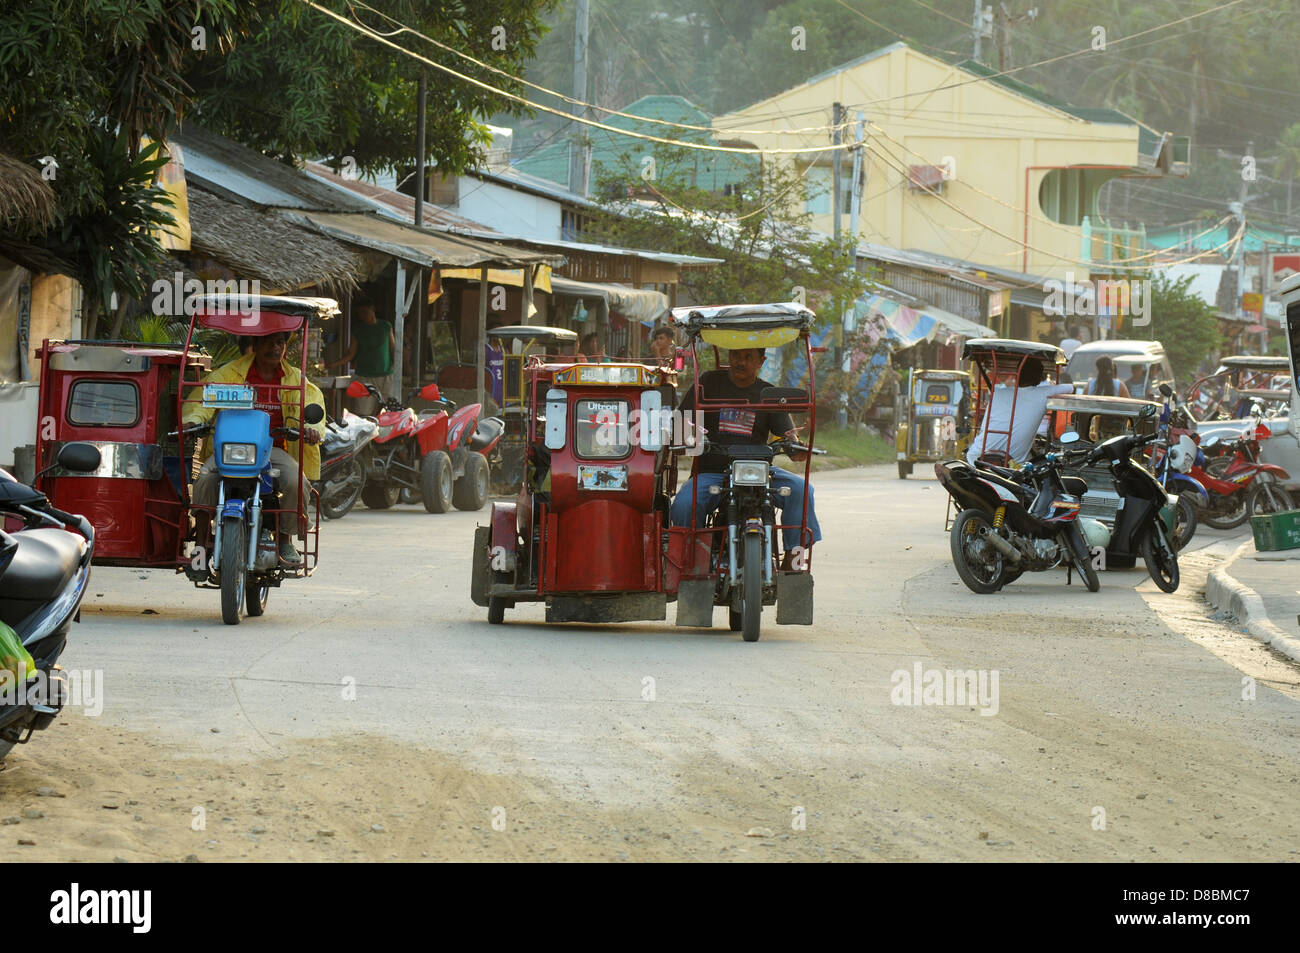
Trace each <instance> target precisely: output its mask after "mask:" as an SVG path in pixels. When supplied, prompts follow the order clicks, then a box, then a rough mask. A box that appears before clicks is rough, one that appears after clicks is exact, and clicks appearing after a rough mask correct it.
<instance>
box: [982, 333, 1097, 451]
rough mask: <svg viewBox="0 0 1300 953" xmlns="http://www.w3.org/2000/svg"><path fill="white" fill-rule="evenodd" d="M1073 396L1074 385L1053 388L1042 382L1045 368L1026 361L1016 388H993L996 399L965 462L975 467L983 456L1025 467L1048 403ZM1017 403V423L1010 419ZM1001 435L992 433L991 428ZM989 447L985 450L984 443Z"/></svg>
mask: <svg viewBox="0 0 1300 953" xmlns="http://www.w3.org/2000/svg"><path fill="white" fill-rule="evenodd" d="M1073 392H1074V386H1073V385H1072V384H1052V383H1050V382H1048V381H1044V380H1043V365H1042V362H1041V361H1037V360H1034V359H1033V358H1029V359H1027V360H1026V361H1025V362H1024V363H1023V364H1022V365H1021V367H1020V374H1019V379H1018V381H1017V386H1016V387H1015V388H1012V387H1010V386H1008V385H1006V384H999V385H998V386H997V387H995V388H993V396H992V399H991V400H990V401H989V407H988V410H987V411H985V413H984V423H983V424H981V425H980V429H979V432H978V433H976V434H975V437H974V439H973V440H971V443H970V449H969V450H967V451H966V462H968V463H969V464H970V465H971V466H975V464H976V461H978V460H979V458H980V457H981V456H983V455H988V454H997V453H1001V454H1006V455H1007V456H1008V457H1009V458H1010V459H1011V460H1013V461H1015V462H1016V463H1024V462H1025V460H1026V459H1027V458H1028V457H1029V451H1030V450H1032V449H1033V446H1034V436H1035V435H1036V434H1037V433H1038V429H1039V425H1040V424H1042V423H1043V418H1044V417H1045V416H1046V414H1047V400H1048V398H1049V397H1056V396H1057V395H1059V394H1071V393H1073ZM1013 400H1014V402H1015V414H1016V416H1015V420H1012V419H1011V409H1012V402H1013ZM1008 424H1010V430H1011V447H1010V450H1008V449H1007V436H1006V431H1007V429H1008ZM990 425H991V426H992V428H993V430H995V431H1001V432H1000V433H989V432H988V431H989V427H990ZM986 439H987V441H988V446H985V440H986Z"/></svg>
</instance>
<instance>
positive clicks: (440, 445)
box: [415, 413, 448, 457]
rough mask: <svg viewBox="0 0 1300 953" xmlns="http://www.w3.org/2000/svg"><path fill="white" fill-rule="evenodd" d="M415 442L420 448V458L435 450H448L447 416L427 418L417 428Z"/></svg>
mask: <svg viewBox="0 0 1300 953" xmlns="http://www.w3.org/2000/svg"><path fill="white" fill-rule="evenodd" d="M415 442H416V444H418V445H419V447H420V456H422V457H423V456H424V455H425V454H426V453H432V452H433V451H434V450H446V449H448V447H447V415H446V414H445V413H437V414H434V415H433V416H432V417H425V418H424V419H423V420H421V421H420V422H419V423H418V424H417V425H416V428H415Z"/></svg>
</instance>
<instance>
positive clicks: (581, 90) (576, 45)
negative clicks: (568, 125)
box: [569, 0, 590, 197]
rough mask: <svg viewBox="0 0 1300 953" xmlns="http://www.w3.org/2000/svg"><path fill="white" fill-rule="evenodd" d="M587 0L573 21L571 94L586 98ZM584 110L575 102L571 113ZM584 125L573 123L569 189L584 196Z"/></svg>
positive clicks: (575, 113) (580, 1)
mask: <svg viewBox="0 0 1300 953" xmlns="http://www.w3.org/2000/svg"><path fill="white" fill-rule="evenodd" d="M589 5H590V0H578V5H577V10H576V14H575V18H574V24H573V98H574V99H577V100H581V101H583V102H585V101H586V99H587V14H588V8H589ZM585 114H586V110H585V109H584V108H583V107H582V106H579V105H577V104H576V103H575V104H574V107H573V115H575V116H585ZM589 148H590V147H589V146H588V145H587V132H586V128H585V127H584V126H582V125H581V124H580V123H576V122H575V123H573V131H572V133H571V135H570V138H569V190H570V191H572V192H577V193H578V194H579V195H582V196H584V197H585V196H586V194H587V185H588V178H587V176H588V168H589V163H588V160H587V150H588V149H589Z"/></svg>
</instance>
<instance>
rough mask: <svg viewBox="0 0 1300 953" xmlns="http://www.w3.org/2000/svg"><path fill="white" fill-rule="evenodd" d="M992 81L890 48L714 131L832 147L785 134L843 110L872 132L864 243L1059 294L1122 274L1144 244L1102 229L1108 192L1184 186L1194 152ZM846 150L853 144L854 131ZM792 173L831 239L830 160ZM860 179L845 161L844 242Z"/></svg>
mask: <svg viewBox="0 0 1300 953" xmlns="http://www.w3.org/2000/svg"><path fill="white" fill-rule="evenodd" d="M994 73H995V71H993V70H991V69H989V68H988V67H986V66H984V65H983V64H980V63H976V62H973V61H967V62H966V63H962V64H959V65H957V66H953V65H950V64H948V63H945V62H944V61H942V60H939V59H936V58H934V57H932V56H927V55H926V54H924V53H921V52H918V51H917V50H914V49H912V48H911V47H909V46H907V45H906V44H905V43H895V44H893V45H892V46H887V47H884V48H883V49H880V50H876V51H875V52H873V53H869V54H867V55H866V56H863V57H861V58H860V59H857V60H854V61H853V62H850V63H846V64H844V65H843V66H840V67H837V68H836V69H833V70H830V71H828V72H826V73H823V74H821V75H819V76H815V77H813V78H812V79H810V80H809V81H808V82H806V83H804V84H802V85H801V86H796V87H794V88H793V89H789V90H786V91H785V92H783V93H781V94H779V95H777V96H773V97H772V98H770V99H766V100H764V101H762V102H758V103H754V104H753V105H751V106H747V107H746V108H744V109H741V110H737V111H736V112H732V113H728V114H726V115H722V116H718V117H716V118H715V119H714V123H713V125H714V130H715V135H716V136H717V137H718V138H719V139H720V140H725V141H727V142H743V143H747V144H751V145H753V146H755V147H757V148H764V149H768V148H791V147H796V146H820V145H825V144H827V143H828V142H829V133H828V132H826V131H825V130H822V131H814V132H809V133H805V134H802V135H789V134H777V131H778V130H793V129H799V128H803V127H809V126H827V125H829V124H830V121H831V106H832V103H835V102H839V103H842V104H844V106H845V107H846V108H847V114H848V115H847V118H848V119H850V120H854V119H856V116H857V113H858V112H859V111H861V112H862V113H863V114H864V116H865V119H866V126H865V143H866V150H865V153H864V155H863V162H862V173H863V182H862V192H861V205H860V215H859V227H858V237H859V239H860V240H862V241H865V242H874V243H877V244H879V245H885V246H890V247H893V248H900V249H914V250H918V251H924V252H931V253H934V254H938V255H944V256H948V257H949V258H952V259H957V260H960V261H965V262H971V263H974V264H976V265H984V266H988V267H993V268H999V269H1004V270H1006V271H1010V272H1020V273H1027V274H1029V275H1034V276H1040V277H1045V278H1056V279H1058V280H1066V279H1067V278H1068V276H1069V275H1070V274H1071V273H1072V274H1073V276H1074V278H1075V279H1076V280H1082V279H1084V278H1087V277H1088V276H1089V274H1090V272H1092V271H1099V272H1101V271H1104V272H1111V271H1114V270H1117V268H1118V267H1119V266H1120V265H1122V263H1123V260H1124V259H1126V258H1130V257H1132V254H1133V252H1135V251H1137V248H1136V247H1135V244H1136V243H1135V241H1134V239H1135V238H1137V236H1136V234H1129V233H1124V232H1122V231H1121V230H1119V229H1115V230H1111V229H1110V228H1109V227H1108V226H1107V225H1106V224H1105V223H1103V222H1101V221H1100V217H1099V215H1098V211H1097V196H1098V193H1099V191H1100V189H1101V186H1102V185H1103V184H1104V183H1105V182H1106V181H1108V180H1110V179H1113V178H1116V177H1121V176H1129V175H1141V176H1153V175H1186V174H1187V172H1188V166H1187V160H1188V148H1189V143H1188V140H1187V139H1186V138H1179V139H1175V137H1173V136H1172V135H1170V134H1167V133H1166V134H1164V135H1161V134H1159V133H1156V132H1155V131H1154V130H1152V129H1150V128H1148V127H1146V126H1144V125H1142V124H1141V123H1139V122H1137V121H1136V120H1133V119H1131V118H1130V117H1128V116H1126V115H1124V114H1123V113H1120V112H1118V111H1116V110H1113V109H1086V108H1080V107H1076V106H1072V105H1070V104H1068V103H1064V102H1061V101H1059V100H1056V99H1053V98H1052V97H1050V96H1047V95H1046V94H1044V93H1041V92H1039V91H1038V90H1035V89H1033V88H1031V87H1029V86H1026V85H1024V84H1023V83H1020V82H1018V81H1016V80H1015V79H1013V78H1012V77H1010V76H995V75H994ZM741 130H759V132H742V131H741ZM767 130H771V132H770V133H769V132H768V131H767ZM845 138H846V139H849V140H852V139H854V138H856V132H855V126H853V125H851V126H849V127H848V128H846V129H845ZM770 159H771V157H769V160H770ZM780 159H786V157H784V156H783V157H779V159H778V161H779V160H780ZM788 161H791V162H794V163H795V164H796V168H797V170H798V171H800V172H801V173H803V174H804V182H805V187H804V193H805V194H804V195H803V196H802V197H801V198H800V199H797V201H802V202H803V205H804V208H805V209H806V210H807V211H809V212H810V213H812V214H813V222H812V224H813V227H814V228H816V229H817V230H819V231H822V232H825V233H828V234H829V233H831V232H832V231H833V220H832V216H831V204H832V201H831V192H832V188H831V185H832V183H831V168H832V160H831V154H830V153H820V154H813V155H810V156H790V157H788ZM852 170H853V161H852V154H851V153H848V152H846V153H844V154H843V157H842V159H841V181H842V190H841V191H842V195H843V203H842V208H843V216H842V219H841V222H842V225H843V228H844V229H845V234H847V230H848V227H849V215H850V204H851V201H852V199H851V195H852V189H851V184H852V183H851V176H852ZM796 191H797V190H796ZM792 194H795V193H792ZM1085 216H1086V217H1087V219H1088V221H1087V223H1086V226H1085V222H1084V219H1085Z"/></svg>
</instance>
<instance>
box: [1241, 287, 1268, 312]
mask: <svg viewBox="0 0 1300 953" xmlns="http://www.w3.org/2000/svg"><path fill="white" fill-rule="evenodd" d="M1241 310H1242V311H1248V312H1250V313H1251V314H1259V313H1260V312H1261V311H1263V310H1264V296H1263V295H1262V294H1258V293H1256V292H1252V291H1247V292H1245V293H1244V294H1242V296H1241Z"/></svg>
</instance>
